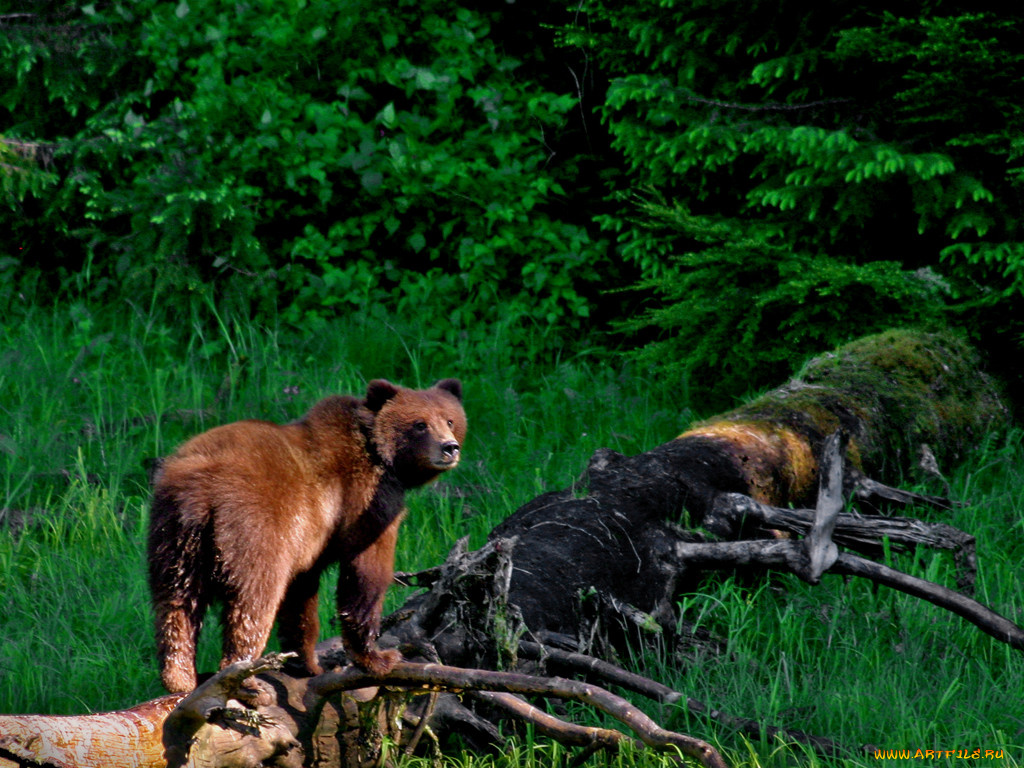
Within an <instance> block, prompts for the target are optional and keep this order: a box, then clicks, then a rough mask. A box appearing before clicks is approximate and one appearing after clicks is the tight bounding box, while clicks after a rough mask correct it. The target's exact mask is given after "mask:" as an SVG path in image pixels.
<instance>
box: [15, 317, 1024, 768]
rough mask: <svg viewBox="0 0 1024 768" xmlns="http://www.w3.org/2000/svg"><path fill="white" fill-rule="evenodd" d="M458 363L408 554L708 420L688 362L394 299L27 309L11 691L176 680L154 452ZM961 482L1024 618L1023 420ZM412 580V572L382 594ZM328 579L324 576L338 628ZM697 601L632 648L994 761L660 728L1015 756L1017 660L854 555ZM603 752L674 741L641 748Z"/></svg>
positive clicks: (875, 733)
mask: <svg viewBox="0 0 1024 768" xmlns="http://www.w3.org/2000/svg"><path fill="white" fill-rule="evenodd" d="M211 328H212V329H215V330H214V331H212V332H211V331H210V330H209V329H211ZM496 334H497V335H498V337H499V338H500V329H497V330H496ZM452 375H455V376H459V377H461V378H462V379H463V382H464V386H465V392H466V409H467V412H468V415H469V420H470V434H469V438H468V440H467V442H466V446H465V460H464V462H463V465H462V466H460V468H459V469H458V470H457V471H456V472H453V473H452V474H451V475H450V476H446V477H445V478H443V479H442V480H441V481H440V482H438V483H436V484H434V485H432V486H430V487H428V488H425V489H422V490H420V491H417V492H413V493H412V494H411V495H410V497H409V507H410V514H409V517H408V520H407V522H406V524H405V526H404V528H403V534H402V536H401V537H400V544H399V552H398V567H399V568H400V569H403V570H416V569H421V568H426V567H429V566H432V565H436V564H437V563H439V562H441V561H442V560H443V558H444V556H445V555H446V553H447V552H448V550H449V548H450V547H451V546H452V544H453V543H454V542H455V540H456V539H458V538H459V537H461V536H465V535H469V536H470V544H471V546H474V547H475V546H479V545H480V544H481V543H482V542H483V540H484V538H485V536H486V534H487V532H488V531H489V530H490V529H491V527H492V526H493V525H495V524H496V523H497V522H498V521H499V520H501V519H502V518H504V517H505V516H506V515H508V514H509V513H511V512H512V511H514V510H515V509H516V508H517V507H518V506H519V505H521V504H523V503H525V502H526V501H528V500H530V499H531V498H533V497H534V496H536V495H537V494H539V493H542V492H544V491H548V490H554V489H560V488H565V487H568V486H570V485H572V483H573V482H574V480H575V479H576V478H577V477H578V476H579V474H580V472H581V471H582V470H583V468H584V467H585V466H586V462H587V459H588V458H589V456H590V454H591V453H592V452H593V451H594V450H595V449H597V448H599V447H610V448H614V449H616V450H620V451H622V452H624V453H637V452H640V451H643V450H646V449H648V448H651V447H653V446H655V445H658V444H659V443H662V442H665V441H666V440H669V439H671V438H672V437H673V436H675V435H676V434H678V433H679V432H681V431H682V430H683V429H684V428H685V427H686V426H687V424H688V422H689V421H690V420H691V419H692V418H693V414H691V413H690V411H689V410H688V407H687V403H686V402H685V400H683V399H682V398H681V396H680V395H679V394H678V393H677V392H676V388H675V387H674V386H673V385H672V383H671V382H663V381H658V380H657V379H653V378H646V377H644V376H643V375H641V373H640V372H638V371H636V370H634V369H631V368H625V367H623V366H622V365H621V363H619V362H617V361H616V360H615V359H614V358H610V357H608V356H599V355H580V356H576V357H567V358H566V359H564V360H562V361H560V362H558V363H552V364H549V365H546V366H543V367H540V366H538V367H536V368H533V369H524V368H522V367H521V366H520V365H518V364H515V361H514V358H513V357H512V355H511V353H510V352H509V350H508V349H507V348H505V347H504V346H502V345H501V344H500V343H498V344H496V345H495V347H494V348H493V349H489V350H481V349H473V348H470V347H469V346H466V347H464V348H459V347H451V348H442V347H439V346H425V345H421V344H419V343H418V342H417V338H416V331H415V326H414V325H409V324H402V323H401V322H399V321H397V320H394V319H391V320H388V321H387V322H385V321H383V320H381V319H376V320H370V321H365V320H359V319H352V320H349V321H346V322H339V323H338V324H337V325H336V326H334V327H331V328H328V329H326V330H325V331H323V332H318V333H317V334H315V335H303V334H301V333H298V332H295V331H293V330H290V329H285V328H277V327H273V326H270V327H266V326H263V325H260V324H257V323H252V322H248V321H245V322H243V321H239V320H236V319H233V318H226V317H219V316H217V315H216V313H215V312H213V310H212V309H211V308H209V307H206V308H201V309H199V310H192V311H190V312H186V313H184V316H182V317H179V318H175V319H174V322H173V323H170V322H162V321H158V320H157V319H155V314H154V313H151V312H149V311H148V310H146V309H144V308H136V307H132V306H129V305H123V306H121V307H112V308H106V309H102V310H98V309H94V308H89V307H87V306H85V305H81V304H78V305H72V306H66V307H62V308H59V309H58V310H56V311H53V310H41V309H34V308H21V309H17V308H16V310H15V311H12V313H11V315H10V320H9V322H8V323H7V324H6V325H5V326H3V327H2V328H0V489H2V492H3V498H2V500H0V599H2V601H3V609H2V611H0V712H2V713H20V712H49V713H81V712H85V711H100V710H106V709H114V708H121V707H125V706H128V705H131V704H134V703H137V702H139V701H142V700H145V699H148V698H152V697H154V696H157V695H159V694H160V693H161V692H162V689H161V688H160V685H159V682H158V678H157V672H156V664H155V660H154V653H153V640H152V627H151V624H152V618H151V614H150V609H149V597H148V592H147V588H146V584H145V528H146V515H147V504H148V498H147V482H146V475H145V470H144V462H145V460H146V459H147V458H151V457H156V456H160V455H164V454H166V453H168V452H170V451H171V450H173V448H174V446H175V445H176V444H177V443H179V442H180V441H181V440H183V439H185V438H186V437H187V436H189V435H191V434H194V433H195V432H198V431H201V430H202V429H205V428H208V427H210V426H212V425H214V424H219V423H223V422H227V421H231V420H235V419H239V418H244V417H261V418H268V419H273V420H288V419H292V418H295V417H297V416H299V415H301V414H302V413H303V412H304V411H305V410H306V409H307V408H308V406H309V405H311V404H312V403H313V402H314V401H315V400H316V399H318V398H319V397H321V396H323V395H325V394H328V393H334V392H353V393H357V392H360V391H361V390H362V389H363V387H364V386H365V382H366V380H367V379H369V378H375V377H380V376H385V377H388V378H392V379H394V380H395V381H398V382H401V383H403V384H406V385H409V386H425V385H429V384H430V383H432V382H433V381H434V380H436V379H438V378H442V377H444V376H452ZM951 481H952V485H953V495H954V496H955V497H956V498H958V499H966V500H969V501H970V503H969V504H967V505H965V506H963V507H960V508H958V509H957V510H955V511H954V512H953V513H952V515H951V517H950V518H949V520H948V522H950V523H952V524H953V525H956V526H958V527H960V528H963V529H965V530H967V531H970V532H972V533H974V534H975V535H976V536H977V538H978V553H979V560H980V568H979V575H978V597H979V599H981V600H982V601H983V602H985V603H987V604H989V605H991V606H992V607H993V608H995V609H996V610H997V611H999V612H1001V613H1003V614H1004V615H1006V616H1008V617H1010V618H1011V619H1014V620H1015V621H1017V622H1018V623H1021V622H1024V599H1022V597H1021V594H1020V587H1019V585H1020V583H1021V580H1022V575H1024V574H1022V567H1021V562H1022V561H1024V530H1022V527H1024V493H1022V491H1021V490H1020V489H1021V488H1022V487H1024V445H1022V438H1021V434H1020V433H1019V432H1011V433H1010V434H1009V436H1002V437H992V438H990V439H988V440H986V441H984V442H983V443H982V444H980V445H979V446H978V447H977V450H976V452H975V453H974V454H973V455H972V456H969V457H967V460H966V462H965V463H964V465H963V466H962V467H961V468H959V469H958V470H957V471H956V473H955V474H953V475H952V476H951ZM922 514H926V513H923V512H922ZM934 519H937V518H934ZM895 564H896V565H897V566H898V567H901V568H904V569H906V570H909V571H911V572H914V573H920V574H923V575H926V576H927V577H928V578H932V579H935V580H937V581H940V582H941V583H945V584H952V583H954V574H953V573H952V565H951V560H950V558H949V557H948V556H946V555H942V554H937V553H933V552H920V553H916V554H914V555H901V556H898V558H896V561H895ZM330 578H331V577H330V575H328V577H327V581H329V580H330ZM402 599H403V593H402V591H401V590H398V589H395V590H393V591H392V595H391V597H390V599H389V604H390V605H391V606H392V607H393V606H395V605H397V604H399V603H400V602H401V600H402ZM331 602H332V601H331V600H330V599H329V589H328V587H327V582H326V581H325V599H324V600H323V604H324V605H323V612H324V618H325V627H326V628H325V632H329V631H330V621H329V619H330V616H329V614H330V604H331ZM682 604H683V608H684V610H685V615H686V617H687V618H688V619H689V620H690V621H693V622H697V623H699V624H700V625H701V626H703V627H705V628H706V629H708V630H709V631H710V632H712V633H713V634H715V635H717V636H718V637H720V638H722V639H723V641H724V642H725V643H726V645H727V648H728V653H726V654H723V655H717V656H716V655H710V654H705V655H703V656H699V657H696V658H690V659H687V660H678V659H676V660H673V659H668V658H665V657H664V656H663V655H660V654H659V653H657V652H656V651H646V652H644V653H642V654H639V657H638V659H637V660H636V661H635V664H636V665H637V666H638V667H640V668H642V669H645V670H646V672H647V673H648V674H649V675H651V676H652V677H655V678H657V679H659V680H662V681H663V682H666V683H668V684H670V685H672V686H673V687H675V688H676V689H677V690H680V691H682V692H684V693H686V694H687V695H689V696H692V697H694V698H697V699H699V700H702V701H704V702H705V703H707V704H708V705H709V706H711V707H714V708H719V709H722V710H723V711H725V712H728V713H730V714H732V715H736V716H742V717H747V718H753V719H757V720H761V721H764V722H766V723H771V724H775V725H782V726H787V727H790V728H795V729H800V730H803V731H806V732H809V733H814V734H817V735H822V736H828V737H831V738H833V739H835V740H836V741H837V742H838V743H840V744H842V745H844V746H849V747H852V748H855V749H856V748H860V747H861V746H863V745H866V744H872V745H876V746H878V747H880V748H882V749H904V750H906V749H909V750H911V751H912V752H913V751H916V750H917V749H921V750H947V749H952V750H957V749H967V750H969V751H973V750H974V749H981V750H982V751H983V752H984V750H986V749H1002V750H1004V754H1005V757H1004V758H1003V759H1002V760H998V761H988V762H986V761H985V760H984V759H982V760H971V761H969V762H968V761H966V760H963V759H957V757H956V756H955V755H954V756H952V757H949V758H946V757H945V756H943V757H942V758H941V759H937V758H934V757H931V758H929V759H925V760H921V761H914V760H876V759H875V758H874V757H873V756H864V755H853V756H846V757H840V758H835V757H822V756H818V755H814V754H811V753H808V752H806V751H805V750H803V749H801V748H798V747H793V746H792V745H788V744H784V743H782V742H780V741H778V740H775V741H772V740H768V741H765V742H764V743H749V742H746V741H745V740H743V739H742V738H740V737H738V736H737V735H736V734H734V733H732V732H730V731H729V730H728V729H725V728H722V727H721V726H718V725H716V724H715V723H712V722H707V721H705V720H704V719H702V718H699V717H695V716H692V715H689V714H687V713H686V712H685V711H684V710H682V709H680V708H679V707H664V706H660V705H656V704H652V703H650V702H643V703H642V706H643V707H644V708H645V709H646V710H647V711H648V712H649V713H650V714H652V715H653V716H654V717H655V718H656V719H657V720H658V721H659V722H661V723H663V724H664V725H665V726H666V727H669V728H673V729H676V730H682V731H685V732H688V733H690V734H693V735H698V736H701V737H703V738H707V739H709V740H711V741H712V742H714V743H716V744H719V745H720V746H721V747H722V748H723V749H724V750H725V752H726V754H727V756H728V758H729V760H730V761H731V762H732V763H733V764H734V765H737V766H749V767H754V766H766V767H768V766H772V767H774V766H779V767H780V768H781V767H783V766H791V765H807V766H828V767H829V768H832V767H833V766H836V767H839V766H844V767H845V766H861V765H961V764H970V765H986V764H988V765H1000V766H1020V765H1024V707H1022V706H1021V705H1020V691H1021V690H1024V658H1022V656H1021V654H1020V653H1019V652H1017V651H1012V650H1010V649H1009V648H1007V647H1006V646H1005V645H1003V644H1001V643H999V642H997V641H995V640H993V639H992V638H989V637H988V636H986V635H983V634H981V633H980V632H979V631H977V630H975V629H974V628H973V627H972V626H970V625H968V624H967V623H966V622H964V621H963V620H961V619H959V618H957V617H955V616H952V615H950V614H948V613H945V612H943V611H940V610H938V609H937V608H934V607H933V606H931V605H928V604H925V603H923V602H921V601H918V600H914V599H912V598H909V597H906V596H904V595H901V594H898V593H896V592H893V591H891V590H886V589H875V588H873V587H872V586H871V585H869V584H867V583H865V582H863V581H860V580H844V579H841V578H838V577H826V578H825V580H824V582H823V583H822V584H821V585H819V586H817V587H811V586H808V585H806V584H803V583H802V582H800V581H799V580H797V579H795V578H792V577H789V576H786V575H773V576H772V577H770V578H766V579H745V580H742V581H737V580H736V579H734V578H727V577H721V578H718V579H714V580H712V581H711V582H709V583H708V585H707V586H706V588H705V589H704V590H703V591H702V592H701V593H700V594H693V595H687V596H685V597H684V598H683V601H682ZM217 635H218V632H217V631H216V627H215V626H213V625H212V622H211V626H210V627H208V629H207V631H205V632H204V637H203V642H202V648H201V652H200V658H201V665H203V666H205V667H206V668H213V667H214V666H215V665H216V661H217V658H218V655H219V653H218V648H217V645H218V636H217ZM570 760H571V755H570V753H569V752H568V751H567V750H565V749H563V748H561V747H559V746H557V745H552V744H550V743H548V742H547V741H546V740H545V739H542V738H538V739H536V740H532V739H526V740H525V741H523V742H519V743H517V744H516V746H515V747H514V748H512V749H511V750H510V751H509V752H508V753H507V754H505V755H503V756H499V757H483V758H479V757H474V756H471V755H453V756H452V758H451V765H452V766H465V768H491V766H494V768H507V767H511V766H516V767H517V768H519V767H521V766H531V765H536V766H556V765H568V764H569V762H570ZM409 764H410V765H411V766H412V765H417V761H409ZM610 764H611V765H615V766H619V765H622V766H631V765H641V766H662V765H665V764H666V762H665V760H664V759H663V758H658V757H653V756H651V755H649V754H646V753H642V752H634V751H627V752H625V753H623V754H621V755H619V756H617V757H615V758H612V760H611V762H610Z"/></svg>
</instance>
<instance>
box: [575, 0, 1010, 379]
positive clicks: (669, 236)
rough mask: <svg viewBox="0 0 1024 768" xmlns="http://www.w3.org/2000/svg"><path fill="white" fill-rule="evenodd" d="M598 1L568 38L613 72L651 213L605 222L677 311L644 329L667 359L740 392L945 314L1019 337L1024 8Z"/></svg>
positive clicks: (629, 204)
mask: <svg viewBox="0 0 1024 768" xmlns="http://www.w3.org/2000/svg"><path fill="white" fill-rule="evenodd" d="M581 7H582V8H583V9H584V10H585V12H586V14H585V17H584V19H583V21H581V22H580V23H579V24H577V26H576V27H575V28H574V29H572V30H569V31H568V32H567V33H566V34H565V35H564V40H565V41H566V42H567V43H568V44H573V45H578V46H581V47H583V48H584V49H586V50H588V51H590V52H592V53H593V55H594V56H595V57H596V59H597V61H598V64H599V68H600V69H601V70H602V71H603V72H605V74H606V75H607V76H608V77H609V78H610V84H609V87H608V89H607V95H606V98H605V101H604V103H603V104H601V105H600V110H601V114H602V116H603V119H604V120H605V121H606V124H607V126H608V129H609V130H610V132H611V135H612V137H613V138H612V146H613V147H614V148H615V149H616V150H618V151H619V152H621V154H622V157H623V158H624V160H625V162H626V163H627V177H628V180H629V184H628V185H626V186H624V187H623V189H622V192H623V193H627V194H628V195H630V196H632V199H630V197H628V196H627V194H623V195H622V200H623V206H622V208H621V210H620V211H619V212H616V213H614V214H612V215H608V216H605V217H603V219H602V223H603V225H604V226H605V227H606V228H607V229H608V230H611V231H613V232H614V233H616V236H617V238H618V243H619V246H620V248H621V251H622V253H623V255H624V256H625V257H626V258H627V259H628V260H630V261H632V262H635V263H636V264H638V265H639V266H640V267H641V268H642V269H643V271H644V274H645V276H646V278H647V282H645V283H644V284H643V287H644V288H646V289H649V290H653V291H654V293H655V294H657V295H659V296H660V297H661V299H662V302H661V305H660V306H659V307H658V308H656V309H654V310H653V311H652V312H651V313H650V314H649V315H648V316H647V317H645V318H642V319H640V320H638V321H637V320H634V321H633V322H632V323H630V324H629V327H631V328H636V327H643V326H644V325H653V326H655V327H656V328H657V329H659V330H660V331H663V332H666V333H663V335H662V336H661V337H660V339H659V340H658V341H657V342H655V343H654V344H652V345H651V346H650V347H648V349H647V354H648V356H649V357H650V358H651V359H654V360H657V361H659V362H660V363H663V364H666V363H667V364H669V365H672V366H674V367H677V368H680V369H684V370H688V371H690V372H691V373H693V374H695V376H696V378H697V379H698V380H701V381H704V382H705V383H708V382H709V381H710V380H711V379H712V377H713V379H714V381H715V384H716V385H717V386H719V387H724V388H725V390H727V391H737V390H740V391H742V388H743V386H744V383H745V382H746V381H749V380H750V377H751V376H752V375H754V374H755V372H756V371H759V370H764V369H767V370H772V371H773V372H772V374H771V375H772V376H775V377H777V376H778V375H779V374H780V373H784V370H785V368H788V367H789V366H790V365H791V363H792V361H793V359H795V358H798V357H800V356H801V355H803V354H806V353H808V352H811V351H813V350H815V349H822V348H827V347H829V346H831V345H833V344H835V343H836V342H838V341H839V340H841V339H843V338H848V337H849V334H850V333H851V329H856V331H855V333H862V332H865V331H869V330H873V329H877V328H881V327H886V326H892V325H898V324H903V323H914V324H921V323H929V322H936V321H938V320H939V317H938V315H939V314H940V312H941V311H942V310H943V309H945V308H952V309H955V310H956V311H957V312H958V314H959V316H960V317H963V318H966V319H967V320H968V321H969V322H970V323H972V324H975V325H978V324H979V323H986V324H989V325H990V326H991V329H990V330H1001V331H1007V330H1012V331H1013V332H1014V333H1016V334H1019V333H1020V330H1021V326H1020V325H1019V324H1018V325H1015V324H1014V323H1015V322H1017V321H1009V322H1008V321H1007V320H1006V309H1007V308H1008V307H1009V306H1011V305H1012V304H1014V303H1016V302H1018V301H1019V299H1020V297H1021V294H1022V292H1024V240H1022V237H1024V233H1022V231H1021V226H1020V212H1021V192H1022V188H1021V175H1020V174H1021V167H1022V165H1021V152H1022V148H1024V144H1022V141H1021V136H1022V135H1024V110H1022V109H1021V107H1020V104H1021V103H1022V100H1024V45H1022V43H1024V40H1022V32H1021V20H1022V19H1021V16H1020V14H1019V12H1016V11H1013V12H1010V14H1009V15H1007V13H1006V12H1005V10H1004V11H1000V13H999V14H998V15H996V14H995V13H992V12H990V11H987V10H986V8H985V7H984V6H977V5H975V4H972V5H971V6H970V8H969V9H968V7H967V6H966V4H964V3H959V2H936V3H930V4H928V6H927V7H923V6H921V5H920V4H918V3H903V4H896V5H894V4H892V3H886V4H884V5H880V4H872V3H864V2H839V3H809V2H799V1H797V2H784V3H779V2H776V1H775V0H772V1H771V2H754V3H749V2H744V3H739V2H728V1H727V2H720V1H719V0H706V1H705V0H696V1H693V0H685V2H683V1H682V0H679V1H673V0H669V1H667V2H662V3H658V4H656V5H652V4H650V3H645V2H627V3H625V4H623V3H618V2H616V3H605V2H604V1H603V0H589V1H588V2H584V3H583V4H582V6H581ZM992 307H996V308H997V310H996V311H995V312H989V313H987V314H986V313H984V312H981V311H979V310H981V309H982V308H992ZM778 363H782V364H785V365H784V366H782V368H783V370H782V371H780V370H779V368H780V366H779V365H776V364H778Z"/></svg>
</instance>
